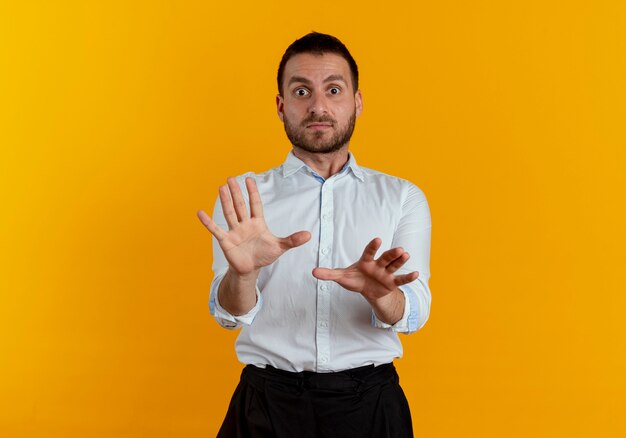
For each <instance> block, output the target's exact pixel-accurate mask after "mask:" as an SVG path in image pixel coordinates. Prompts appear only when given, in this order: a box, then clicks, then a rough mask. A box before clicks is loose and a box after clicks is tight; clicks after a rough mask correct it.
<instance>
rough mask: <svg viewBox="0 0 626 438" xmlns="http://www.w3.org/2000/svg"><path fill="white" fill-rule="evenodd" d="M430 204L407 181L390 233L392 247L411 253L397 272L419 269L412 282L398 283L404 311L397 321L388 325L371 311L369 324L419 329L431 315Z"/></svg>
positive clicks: (401, 328) (397, 329) (407, 329)
mask: <svg viewBox="0 0 626 438" xmlns="http://www.w3.org/2000/svg"><path fill="white" fill-rule="evenodd" d="M431 229H432V224H431V218H430V208H429V206H428V201H427V200H426V196H425V195H424V192H422V190H420V188H419V187H417V186H416V185H414V184H412V183H408V185H407V190H406V196H405V200H404V202H403V204H402V213H401V217H400V221H399V223H398V226H397V228H396V231H395V233H394V236H393V242H392V244H391V248H397V247H402V248H404V250H405V251H407V252H408V253H409V255H410V258H409V260H408V261H407V262H406V263H405V264H404V266H402V267H401V268H400V269H399V270H398V271H396V275H402V274H408V273H410V272H413V271H417V272H418V273H419V276H418V278H417V279H416V280H415V281H412V282H411V283H408V284H405V285H403V286H400V290H401V291H402V292H403V293H404V298H405V300H404V314H403V316H402V319H400V321H398V322H397V323H395V324H393V325H390V324H386V323H384V322H382V321H380V320H379V319H378V318H377V317H376V314H375V313H374V311H372V325H373V326H374V327H379V328H383V329H391V330H393V331H396V332H400V333H405V334H409V333H414V332H416V331H418V330H419V329H421V328H422V327H423V326H424V324H426V321H427V320H428V317H429V315H430V302H431V294H430V288H429V287H428V280H429V278H430V240H431Z"/></svg>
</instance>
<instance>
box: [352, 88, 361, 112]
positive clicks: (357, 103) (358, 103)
mask: <svg viewBox="0 0 626 438" xmlns="http://www.w3.org/2000/svg"><path fill="white" fill-rule="evenodd" d="M354 106H355V110H356V116H357V117H359V116H360V115H361V113H362V112H363V96H362V95H361V90H357V92H356V93H355V94H354Z"/></svg>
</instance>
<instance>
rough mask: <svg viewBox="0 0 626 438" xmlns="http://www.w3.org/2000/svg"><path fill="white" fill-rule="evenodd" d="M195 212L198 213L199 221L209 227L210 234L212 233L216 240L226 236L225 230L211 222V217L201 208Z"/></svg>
mask: <svg viewBox="0 0 626 438" xmlns="http://www.w3.org/2000/svg"><path fill="white" fill-rule="evenodd" d="M196 214H197V215H198V219H200V222H202V223H203V224H204V226H205V227H207V228H208V229H209V231H210V232H211V234H213V235H214V236H215V238H216V239H217V240H222V239H223V238H224V237H226V232H225V231H224V230H222V229H221V228H220V227H219V226H218V225H217V224H216V223H215V222H213V219H211V218H210V217H209V215H208V214H206V213H205V212H204V211H203V210H198V212H197V213H196Z"/></svg>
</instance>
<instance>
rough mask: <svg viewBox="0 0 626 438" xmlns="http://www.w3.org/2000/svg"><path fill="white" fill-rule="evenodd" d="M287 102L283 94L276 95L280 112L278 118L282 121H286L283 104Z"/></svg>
mask: <svg viewBox="0 0 626 438" xmlns="http://www.w3.org/2000/svg"><path fill="white" fill-rule="evenodd" d="M284 103H285V100H284V99H283V96H281V95H280V94H277V95H276V112H278V118H279V119H280V121H281V122H284V119H283V105H284Z"/></svg>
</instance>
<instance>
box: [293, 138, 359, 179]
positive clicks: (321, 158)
mask: <svg viewBox="0 0 626 438" xmlns="http://www.w3.org/2000/svg"><path fill="white" fill-rule="evenodd" d="M293 154H294V155H295V156H296V157H298V158H299V159H300V160H302V161H303V162H304V163H305V164H306V165H307V166H309V167H310V168H311V169H313V170H314V171H315V173H317V174H318V175H319V176H321V177H322V178H324V179H328V178H330V177H331V176H333V175H335V174H336V173H339V171H340V170H341V169H342V168H343V166H344V165H345V164H346V162H347V161H348V145H345V146H344V147H342V148H341V149H339V150H338V151H335V152H331V153H328V154H320V153H315V152H308V151H305V150H302V149H300V148H297V147H295V146H294V148H293Z"/></svg>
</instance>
